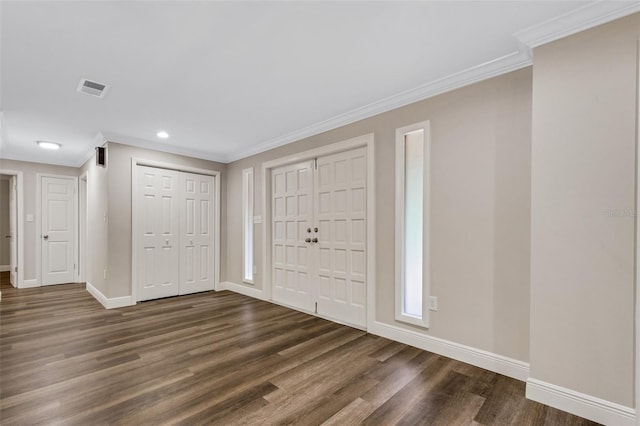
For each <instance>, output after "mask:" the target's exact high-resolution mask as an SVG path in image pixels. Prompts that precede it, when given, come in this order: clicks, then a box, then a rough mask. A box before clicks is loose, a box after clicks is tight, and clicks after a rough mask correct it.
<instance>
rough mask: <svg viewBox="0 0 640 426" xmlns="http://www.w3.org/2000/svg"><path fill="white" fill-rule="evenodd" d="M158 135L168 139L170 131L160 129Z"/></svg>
mask: <svg viewBox="0 0 640 426" xmlns="http://www.w3.org/2000/svg"><path fill="white" fill-rule="evenodd" d="M156 136H157V137H159V138H160V139H168V138H169V133H167V132H165V131H164V130H160V131H159V132H158V133H156Z"/></svg>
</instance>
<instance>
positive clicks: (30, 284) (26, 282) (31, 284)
mask: <svg viewBox="0 0 640 426" xmlns="http://www.w3.org/2000/svg"><path fill="white" fill-rule="evenodd" d="M33 287H40V283H39V282H38V279H37V278H34V279H32V280H22V282H21V283H18V288H33Z"/></svg>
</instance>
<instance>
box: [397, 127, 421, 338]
mask: <svg viewBox="0 0 640 426" xmlns="http://www.w3.org/2000/svg"><path fill="white" fill-rule="evenodd" d="M429 148H430V144H429V122H428V121H425V122H421V123H416V124H413V125H411V126H406V127H402V128H399V129H396V247H395V251H396V262H395V267H396V284H395V287H396V292H395V296H396V302H395V314H396V315H395V317H396V320H398V321H403V322H408V323H411V324H415V325H421V326H428V324H429V315H428V314H429V310H428V308H427V300H428V297H429V253H428V248H429V215H428V209H429V168H428V165H429Z"/></svg>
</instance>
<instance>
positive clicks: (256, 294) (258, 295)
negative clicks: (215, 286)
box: [220, 281, 266, 300]
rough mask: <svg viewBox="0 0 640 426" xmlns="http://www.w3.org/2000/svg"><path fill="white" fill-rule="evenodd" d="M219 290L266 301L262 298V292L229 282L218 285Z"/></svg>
mask: <svg viewBox="0 0 640 426" xmlns="http://www.w3.org/2000/svg"><path fill="white" fill-rule="evenodd" d="M220 290H229V291H233V292H234V293H240V294H243V295H245V296H249V297H253V298H254V299H260V300H266V299H265V297H264V291H263V290H260V289H257V288H255V287H253V286H249V285H243V284H236V283H232V282H229V281H223V282H221V283H220Z"/></svg>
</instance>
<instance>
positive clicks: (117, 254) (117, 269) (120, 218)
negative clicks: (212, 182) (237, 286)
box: [105, 142, 226, 298]
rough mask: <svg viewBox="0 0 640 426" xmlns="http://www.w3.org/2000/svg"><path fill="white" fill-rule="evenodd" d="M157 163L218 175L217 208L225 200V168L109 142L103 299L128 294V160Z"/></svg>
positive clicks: (223, 261) (222, 242)
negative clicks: (219, 176) (213, 171)
mask: <svg viewBox="0 0 640 426" xmlns="http://www.w3.org/2000/svg"><path fill="white" fill-rule="evenodd" d="M134 157H135V158H138V159H145V160H153V161H160V162H165V163H172V164H177V165H183V166H187V167H197V168H200V169H206V170H216V171H219V172H221V188H222V190H221V192H222V193H221V197H220V198H221V204H222V205H224V200H225V197H226V195H225V179H226V178H225V175H226V165H225V164H222V163H216V162H213V161H208V160H201V159H197V158H191V157H185V156H182V155H176V154H168V153H164V152H160V151H153V150H149V149H143V148H137V147H133V146H129V145H121V144H118V143H113V142H109V143H108V144H107V170H108V177H107V179H108V194H109V197H108V198H109V203H108V207H107V209H108V222H109V239H108V254H107V258H108V266H107V282H108V286H107V287H108V290H107V293H105V295H106V296H107V297H110V298H111V297H121V296H128V295H130V294H131V159H132V158H134ZM225 215H226V211H225V210H224V209H223V210H222V214H221V224H222V226H221V236H220V245H221V247H220V252H221V260H220V264H221V279H222V278H223V277H224V276H225V267H224V266H222V265H225V264H226V259H225V255H226V249H225V241H226V228H225V226H224V223H225V220H226V218H225Z"/></svg>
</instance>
